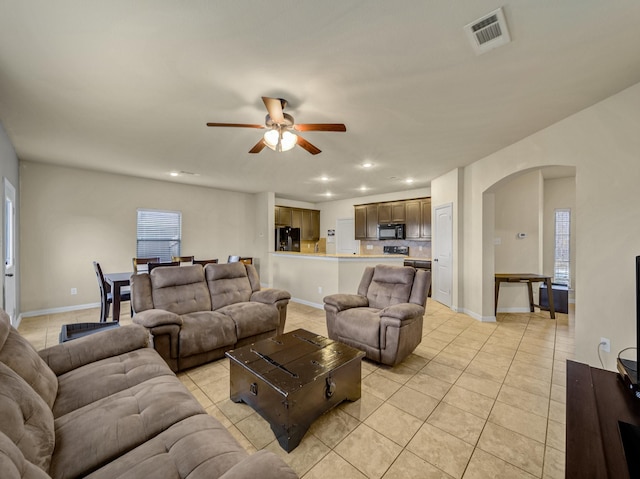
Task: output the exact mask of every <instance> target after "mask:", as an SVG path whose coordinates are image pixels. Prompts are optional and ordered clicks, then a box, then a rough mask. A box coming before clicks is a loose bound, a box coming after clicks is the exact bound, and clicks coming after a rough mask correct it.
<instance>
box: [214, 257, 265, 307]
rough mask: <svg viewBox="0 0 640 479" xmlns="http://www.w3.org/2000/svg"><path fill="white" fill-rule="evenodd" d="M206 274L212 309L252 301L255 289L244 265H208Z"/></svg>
mask: <svg viewBox="0 0 640 479" xmlns="http://www.w3.org/2000/svg"><path fill="white" fill-rule="evenodd" d="M204 272H205V276H206V279H207V284H208V286H209V292H210V293H211V309H213V310H216V309H220V308H223V307H224V306H227V305H229V304H234V303H241V302H244V301H249V300H250V299H251V293H252V292H253V289H252V287H251V282H250V281H249V277H248V276H247V268H246V267H245V265H244V263H228V264H208V265H207V266H206V267H205V269H204Z"/></svg>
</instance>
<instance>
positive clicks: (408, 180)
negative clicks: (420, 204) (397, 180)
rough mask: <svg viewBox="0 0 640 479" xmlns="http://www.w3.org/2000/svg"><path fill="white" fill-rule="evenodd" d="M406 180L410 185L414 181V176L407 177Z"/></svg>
mask: <svg viewBox="0 0 640 479" xmlns="http://www.w3.org/2000/svg"><path fill="white" fill-rule="evenodd" d="M405 181H406V182H407V184H409V185H410V184H411V183H413V178H407V179H406V180H405Z"/></svg>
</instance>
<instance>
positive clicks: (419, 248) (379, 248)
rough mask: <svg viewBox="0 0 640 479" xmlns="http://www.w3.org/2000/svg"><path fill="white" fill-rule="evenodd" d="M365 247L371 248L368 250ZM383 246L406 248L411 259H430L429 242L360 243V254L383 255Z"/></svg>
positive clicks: (386, 241)
mask: <svg viewBox="0 0 640 479" xmlns="http://www.w3.org/2000/svg"><path fill="white" fill-rule="evenodd" d="M367 246H371V249H368V248H367ZM383 246H408V247H409V256H411V257H412V258H428V259H431V241H407V240H385V241H362V240H361V241H360V254H362V255H366V254H384V252H383Z"/></svg>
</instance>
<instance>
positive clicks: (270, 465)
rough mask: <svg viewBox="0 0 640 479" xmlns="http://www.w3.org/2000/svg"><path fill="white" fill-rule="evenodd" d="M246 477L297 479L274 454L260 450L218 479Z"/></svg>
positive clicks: (241, 478)
mask: <svg viewBox="0 0 640 479" xmlns="http://www.w3.org/2000/svg"><path fill="white" fill-rule="evenodd" d="M247 477H259V478H260V479H297V478H298V475H297V474H296V473H295V472H294V471H293V469H291V468H290V467H289V466H288V465H287V463H285V462H284V461H283V460H282V459H280V458H279V457H278V456H276V455H275V454H274V453H272V452H270V451H265V450H261V451H258V452H256V453H254V454H252V455H250V456H249V457H247V458H246V459H245V460H244V461H242V462H239V463H237V464H236V465H235V466H233V467H232V468H231V469H229V470H228V471H227V472H225V473H224V474H223V475H222V476H220V479H244V478H247Z"/></svg>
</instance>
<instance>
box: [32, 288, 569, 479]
mask: <svg viewBox="0 0 640 479" xmlns="http://www.w3.org/2000/svg"><path fill="white" fill-rule="evenodd" d="M98 316H99V311H98V310H96V309H92V310H82V311H76V312H70V313H63V314H55V315H48V316H40V317H34V318H25V319H23V321H22V323H21V325H20V328H19V329H20V332H21V333H22V334H23V335H24V336H26V337H27V338H28V339H29V340H30V341H31V342H32V343H33V344H34V345H35V347H36V348H38V349H41V348H44V347H46V346H50V345H53V344H57V342H58V334H59V333H60V328H61V326H62V324H65V323H70V322H86V321H96V320H97V318H98ZM121 322H122V324H128V323H130V322H131V319H130V318H129V317H128V311H125V317H123V318H122V320H121ZM297 328H305V329H308V330H310V331H313V332H315V333H318V334H322V335H326V333H327V330H326V325H325V317H324V311H322V310H318V309H314V308H311V307H308V306H304V305H301V304H296V303H291V304H290V305H289V309H288V319H287V327H286V331H291V330H293V329H297ZM573 354H574V316H573V312H572V311H571V312H570V313H569V314H568V315H566V314H558V315H557V319H556V320H555V321H554V320H550V319H549V314H548V313H545V312H537V313H531V314H529V313H519V314H502V313H500V314H499V315H498V321H497V322H496V323H481V322H479V321H476V320H474V319H472V318H470V317H469V316H466V315H464V314H459V313H455V312H453V311H451V310H450V309H448V308H445V307H443V306H442V305H440V304H439V303H437V302H435V301H432V300H429V302H428V305H427V313H426V314H425V317H424V330H423V339H422V343H421V344H420V345H419V346H418V348H417V349H416V350H415V352H414V354H412V355H411V356H410V357H409V358H407V359H406V360H405V361H404V362H403V363H402V364H400V365H398V366H396V367H394V368H390V367H386V366H380V365H377V364H375V363H373V362H371V361H368V360H365V361H363V363H362V398H361V399H360V400H359V401H356V402H353V403H350V402H346V403H342V404H341V405H339V406H338V407H336V408H334V409H333V410H332V411H330V412H328V413H326V414H325V415H323V416H322V417H320V418H319V419H318V420H317V421H316V422H315V423H314V424H313V425H312V426H311V428H310V429H309V431H308V432H307V434H306V435H305V437H304V438H303V440H302V442H301V443H300V445H299V446H298V447H297V448H296V449H295V450H294V451H292V452H291V453H289V454H287V453H286V452H285V451H284V450H283V449H281V448H280V446H279V444H278V442H277V441H276V440H275V438H274V435H273V433H272V431H271V429H270V428H269V425H268V424H267V422H266V421H265V420H263V419H262V418H261V417H260V416H259V415H257V414H256V413H255V412H254V411H253V410H252V409H251V408H250V407H248V406H246V405H244V404H235V403H233V402H232V401H230V400H229V364H228V361H227V360H226V359H221V360H219V361H215V362H213V363H210V364H207V365H204V366H201V367H198V368H194V369H191V370H189V371H186V372H183V373H180V374H179V377H180V379H181V381H182V382H183V384H184V385H185V386H186V387H187V388H188V389H189V390H191V392H192V393H193V394H194V395H195V396H196V398H197V399H198V400H199V401H200V403H201V404H202V405H203V406H204V407H205V408H206V410H207V411H208V412H209V414H211V415H212V416H215V417H216V418H218V419H219V420H220V421H221V422H222V423H223V424H224V425H225V426H226V427H227V428H228V429H229V430H230V431H231V433H232V434H233V435H234V436H235V437H236V438H237V439H238V440H239V441H240V443H241V444H242V445H243V446H244V447H245V448H246V449H247V450H249V451H250V452H254V451H256V450H258V449H268V450H271V451H273V452H275V453H276V454H278V455H280V456H282V457H283V458H284V460H285V461H287V462H288V463H289V464H290V465H291V466H292V467H293V468H294V469H295V470H296V471H297V472H298V474H299V475H300V477H302V478H303V479H315V478H324V477H327V474H328V473H329V475H330V476H331V477H340V478H344V479H349V478H365V477H368V478H385V479H391V478H403V479H404V478H464V479H476V478H491V479H494V478H496V479H498V478H509V479H513V478H563V477H564V450H565V397H566V389H565V386H566V380H565V372H566V359H567V358H572V357H573Z"/></svg>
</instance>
